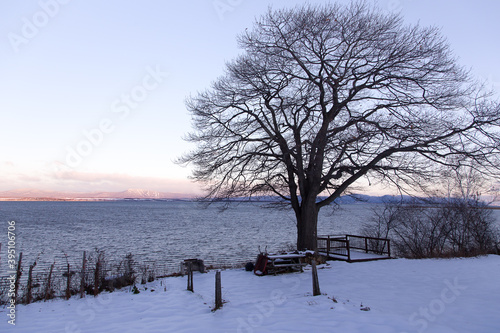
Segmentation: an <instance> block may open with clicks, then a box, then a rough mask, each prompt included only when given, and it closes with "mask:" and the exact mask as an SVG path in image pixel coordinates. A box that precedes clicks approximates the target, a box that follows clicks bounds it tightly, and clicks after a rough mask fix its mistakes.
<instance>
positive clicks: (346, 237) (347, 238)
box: [345, 236, 351, 262]
mask: <svg viewBox="0 0 500 333" xmlns="http://www.w3.org/2000/svg"><path fill="white" fill-rule="evenodd" d="M345 239H346V243H345V244H346V249H347V262H351V246H350V244H349V236H345Z"/></svg>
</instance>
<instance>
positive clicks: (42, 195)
mask: <svg viewBox="0 0 500 333" xmlns="http://www.w3.org/2000/svg"><path fill="white" fill-rule="evenodd" d="M194 198H196V195H195V194H185V193H167V192H158V191H150V190H144V189H128V190H126V191H121V192H87V193H83V192H57V191H44V190H37V189H18V190H11V191H3V192H0V201H100V200H125V199H131V200H180V199H185V200H189V199H194ZM401 199H402V200H403V201H410V200H411V197H409V196H403V197H401V196H392V195H383V196H371V195H365V194H353V195H345V196H342V197H340V198H339V199H337V200H336V201H335V202H336V203H338V204H344V205H345V204H358V203H371V204H380V203H384V202H388V201H393V200H396V201H399V200H401ZM247 200H248V198H234V199H231V200H229V201H234V202H242V201H247ZM250 200H251V201H254V202H276V201H280V199H279V198H278V197H273V196H261V197H252V198H251V199H250ZM492 206H497V207H498V206H500V202H499V201H497V202H494V203H492Z"/></svg>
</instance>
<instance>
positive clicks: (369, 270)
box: [0, 255, 500, 333]
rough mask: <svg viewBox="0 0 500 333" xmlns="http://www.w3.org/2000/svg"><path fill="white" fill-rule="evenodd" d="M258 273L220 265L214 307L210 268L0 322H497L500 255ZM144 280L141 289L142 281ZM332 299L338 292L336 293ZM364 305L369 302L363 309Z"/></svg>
mask: <svg viewBox="0 0 500 333" xmlns="http://www.w3.org/2000/svg"><path fill="white" fill-rule="evenodd" d="M318 275H319V282H320V286H321V292H322V295H321V296H316V297H313V296H312V283H311V271H310V270H306V271H305V272H304V273H293V274H283V275H277V276H264V277H258V276H255V275H254V274H253V273H249V272H245V271H244V270H226V271H223V272H222V287H223V290H222V293H223V299H224V300H225V302H226V303H225V304H224V307H223V308H222V309H220V310H218V311H215V312H212V311H211V310H212V307H213V304H214V284H215V282H214V281H215V278H214V277H215V272H214V271H211V272H209V273H206V274H200V273H195V275H194V293H191V292H189V291H186V278H185V277H171V278H164V279H161V280H157V281H154V282H152V283H149V284H147V285H145V286H144V285H140V286H139V289H140V293H139V294H133V293H132V292H131V290H130V288H127V289H123V290H120V291H116V292H114V293H103V294H101V295H99V296H98V297H97V298H94V297H91V296H87V298H85V299H80V298H78V297H73V298H72V299H70V300H69V301H64V300H54V301H50V302H45V303H44V302H39V303H35V304H30V305H27V306H25V305H19V306H17V308H16V322H15V323H16V325H15V326H12V325H10V324H8V320H9V318H8V316H7V314H8V313H7V309H6V308H2V309H1V310H0V315H1V321H0V332H26V333H28V332H29V333H32V332H74V333H76V332H81V333H83V332H117V333H118V332H120V333H121V332H310V333H312V332H370V333H378V332H380V333H382V332H383V333H390V332H397V333H402V332H429V333H431V332H435V333H437V332H439V333H448V332H450V333H451V332H475V333H481V332H492V333H493V332H500V283H499V281H500V256H494V255H490V256H487V257H480V258H470V259H450V260H445V259H442V260H437V259H426V260H407V259H396V260H383V261H374V262H365V263H353V264H348V263H345V262H329V263H328V265H327V266H323V269H320V270H318ZM146 288H147V290H146ZM333 299H336V300H337V302H336V303H335V302H334V301H333ZM362 309H364V310H368V311H363V310H362Z"/></svg>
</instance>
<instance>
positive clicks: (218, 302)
mask: <svg viewBox="0 0 500 333" xmlns="http://www.w3.org/2000/svg"><path fill="white" fill-rule="evenodd" d="M220 275H221V273H220V271H217V272H216V273H215V309H214V310H218V309H220V308H222V283H221V278H220Z"/></svg>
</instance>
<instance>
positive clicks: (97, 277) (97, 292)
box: [94, 258, 101, 297]
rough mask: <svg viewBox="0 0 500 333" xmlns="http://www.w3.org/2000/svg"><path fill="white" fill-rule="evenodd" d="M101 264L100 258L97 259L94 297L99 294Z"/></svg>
mask: <svg viewBox="0 0 500 333" xmlns="http://www.w3.org/2000/svg"><path fill="white" fill-rule="evenodd" d="M100 264H101V263H100V262H99V258H97V262H96V263H95V271H94V297H96V296H97V294H99V275H100V272H99V271H100V268H101V265H100Z"/></svg>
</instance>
